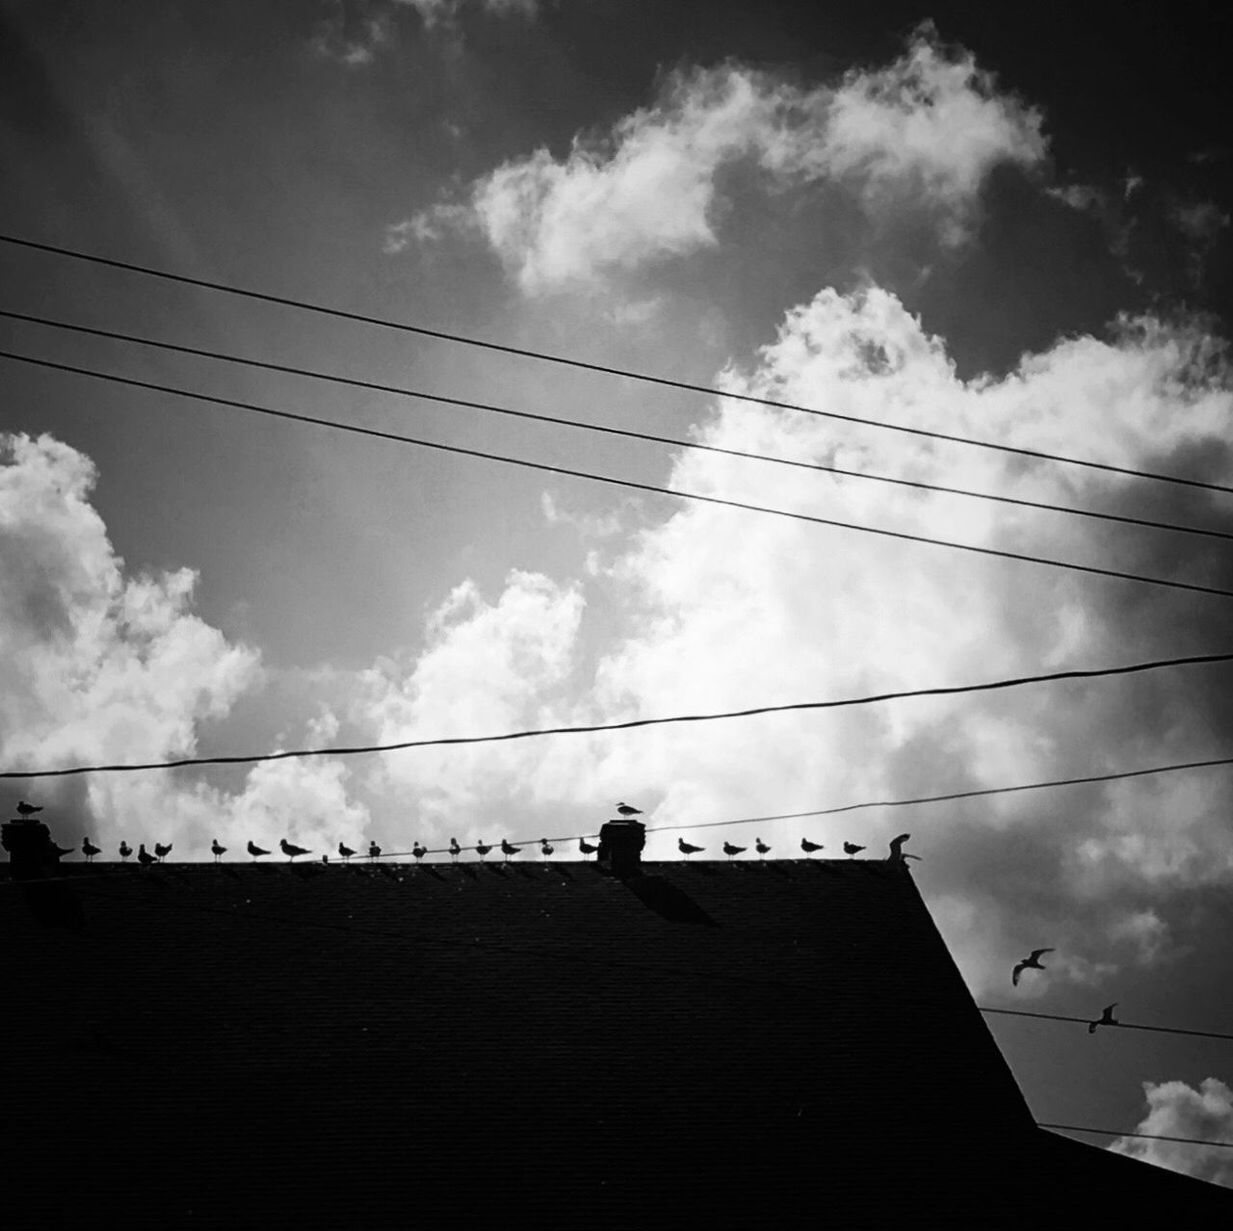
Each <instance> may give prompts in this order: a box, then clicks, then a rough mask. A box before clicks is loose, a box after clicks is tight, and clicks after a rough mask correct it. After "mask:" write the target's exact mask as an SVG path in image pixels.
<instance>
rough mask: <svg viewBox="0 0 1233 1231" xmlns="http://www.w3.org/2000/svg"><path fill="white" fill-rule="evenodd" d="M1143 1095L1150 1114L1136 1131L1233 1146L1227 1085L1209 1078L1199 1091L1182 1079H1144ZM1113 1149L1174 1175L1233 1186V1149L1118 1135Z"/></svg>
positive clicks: (1232, 1099) (1232, 1093)
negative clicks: (1172, 1172) (1157, 1080)
mask: <svg viewBox="0 0 1233 1231" xmlns="http://www.w3.org/2000/svg"><path fill="white" fill-rule="evenodd" d="M1143 1093H1144V1095H1145V1096H1146V1098H1147V1107H1148V1111H1147V1115H1146V1116H1144V1118H1143V1119H1142V1120H1141V1121H1140V1122H1139V1124H1138V1125H1136V1128H1135V1131H1136V1132H1139V1133H1152V1134H1155V1135H1157V1136H1164V1137H1190V1138H1196V1139H1202V1140H1206V1141H1225V1142H1228V1143H1229V1144H1230V1145H1233V1090H1230V1089H1229V1087H1228V1085H1227V1084H1226V1083H1225V1082H1223V1081H1219V1080H1218V1079H1217V1078H1215V1077H1207V1078H1204V1080H1203V1081H1202V1082H1200V1083H1199V1087H1198V1089H1195V1088H1194V1087H1193V1086H1189V1085H1187V1084H1186V1082H1184V1081H1163V1082H1160V1083H1159V1084H1157V1083H1154V1082H1150V1081H1145V1082H1144V1083H1143ZM1109 1149H1110V1150H1112V1151H1113V1152H1114V1153H1115V1154H1126V1155H1129V1156H1130V1157H1131V1158H1138V1159H1142V1160H1143V1161H1144V1162H1148V1163H1155V1164H1156V1165H1157V1166H1160V1167H1168V1168H1169V1170H1170V1171H1180V1172H1181V1173H1182V1174H1183V1175H1192V1176H1195V1177H1196V1178H1198V1179H1200V1180H1208V1181H1209V1182H1211V1183H1213V1184H1223V1185H1225V1187H1227V1188H1233V1151H1230V1150H1228V1149H1225V1148H1221V1147H1220V1146H1197V1145H1182V1144H1181V1143H1180V1142H1174V1141H1151V1140H1147V1139H1144V1138H1141V1137H1119V1138H1118V1139H1117V1140H1116V1141H1115V1142H1113V1143H1112V1144H1111V1145H1110V1146H1109Z"/></svg>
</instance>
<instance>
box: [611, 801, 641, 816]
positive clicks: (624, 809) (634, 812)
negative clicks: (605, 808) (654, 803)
mask: <svg viewBox="0 0 1233 1231" xmlns="http://www.w3.org/2000/svg"><path fill="white" fill-rule="evenodd" d="M617 811H618V812H619V813H620V814H621V815H622V816H641V815H642V809H641V808H635V807H632V806H631V805H630V804H627V803H619V804H617Z"/></svg>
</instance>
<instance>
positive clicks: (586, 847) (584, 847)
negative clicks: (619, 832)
mask: <svg viewBox="0 0 1233 1231" xmlns="http://www.w3.org/2000/svg"><path fill="white" fill-rule="evenodd" d="M578 849H579V850H580V851H581V852H582V857H583V858H584V859H585V858H586V857H587V856H588V855H594V854H595V852H596V851H597V850H599V847H598V846H592V845H591V843H590V842H588V841H587V840H586V839H585V838H579V839H578Z"/></svg>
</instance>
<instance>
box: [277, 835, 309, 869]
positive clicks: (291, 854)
mask: <svg viewBox="0 0 1233 1231" xmlns="http://www.w3.org/2000/svg"><path fill="white" fill-rule="evenodd" d="M278 845H279V849H281V851H282V853H283V854H284V855H286V856H287V862H288V863H294V862H295V857H296V856H297V855H307V854H308V848H307V847H304V846H295V845H293V844H292V843H290V842H288V841H287V839H286V838H279V840H278Z"/></svg>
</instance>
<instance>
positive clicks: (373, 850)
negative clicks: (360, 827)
mask: <svg viewBox="0 0 1233 1231" xmlns="http://www.w3.org/2000/svg"><path fill="white" fill-rule="evenodd" d="M368 858H369V859H380V858H381V848H380V847H379V846H378V845H377V844H376V843H375V842H374V841H372V839H371V838H370V839H369V842H368Z"/></svg>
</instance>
